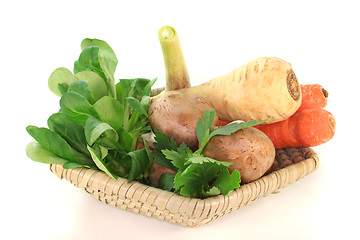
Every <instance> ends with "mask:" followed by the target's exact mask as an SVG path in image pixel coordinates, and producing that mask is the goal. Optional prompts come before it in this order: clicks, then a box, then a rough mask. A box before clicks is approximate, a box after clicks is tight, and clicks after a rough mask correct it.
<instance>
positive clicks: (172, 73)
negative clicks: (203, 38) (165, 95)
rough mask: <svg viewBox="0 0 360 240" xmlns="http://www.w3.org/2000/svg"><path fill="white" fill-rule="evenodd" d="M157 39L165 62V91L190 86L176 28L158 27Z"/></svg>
mask: <svg viewBox="0 0 360 240" xmlns="http://www.w3.org/2000/svg"><path fill="white" fill-rule="evenodd" d="M159 40H160V45H161V49H162V53H163V58H164V63H165V73H166V86H165V91H171V90H177V89H180V88H188V87H190V86H191V84H190V79H189V74H188V71H187V67H186V64H185V58H184V54H183V52H182V48H181V45H180V41H179V37H178V34H177V32H176V30H175V29H174V28H173V27H170V26H164V27H162V28H160V30H159Z"/></svg>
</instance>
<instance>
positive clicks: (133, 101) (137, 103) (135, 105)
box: [126, 97, 148, 116]
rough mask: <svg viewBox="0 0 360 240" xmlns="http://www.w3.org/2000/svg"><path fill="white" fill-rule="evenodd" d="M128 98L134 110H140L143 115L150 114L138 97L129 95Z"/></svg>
mask: <svg viewBox="0 0 360 240" xmlns="http://www.w3.org/2000/svg"><path fill="white" fill-rule="evenodd" d="M126 100H127V101H128V103H129V105H130V107H131V108H132V109H133V110H134V111H136V112H138V113H140V114H143V115H145V116H147V115H148V112H147V110H146V109H145V108H144V106H143V105H142V104H141V103H140V101H139V100H137V99H136V98H134V97H127V98H126Z"/></svg>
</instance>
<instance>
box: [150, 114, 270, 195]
mask: <svg viewBox="0 0 360 240" xmlns="http://www.w3.org/2000/svg"><path fill="white" fill-rule="evenodd" d="M215 115H216V111H215V110H214V109H211V110H210V111H206V112H205V113H204V115H203V118H199V121H198V123H197V127H196V135H197V138H198V141H199V149H197V150H196V151H195V152H193V151H192V150H191V149H190V148H189V147H188V146H186V144H185V143H182V144H180V146H177V144H176V142H175V140H174V139H173V138H170V139H169V137H168V136H166V134H164V133H162V132H159V131H155V140H156V142H155V143H154V145H155V147H156V148H157V151H154V152H153V157H154V161H155V162H156V163H158V164H160V165H163V166H165V167H167V168H169V169H171V170H173V171H174V172H175V174H172V173H165V174H163V175H162V176H161V177H160V180H159V185H160V187H161V188H163V189H166V190H173V191H174V192H177V193H179V194H181V195H183V196H189V197H197V198H205V197H209V196H214V195H218V194H223V195H227V194H229V192H231V191H232V190H234V189H235V188H238V187H240V182H241V178H240V173H239V172H238V171H237V170H234V171H233V172H232V173H230V172H229V170H228V167H229V166H230V165H231V164H233V163H232V162H225V161H217V160H215V159H212V158H209V157H205V156H204V155H203V154H202V152H203V150H204V148H205V146H206V144H207V143H208V142H209V141H210V139H211V138H212V137H214V136H217V135H230V134H232V133H234V132H236V131H238V130H240V129H244V128H247V127H252V126H255V125H257V124H260V123H263V122H264V121H265V120H264V121H250V122H232V123H230V124H228V125H226V126H222V127H218V128H216V129H215V130H213V131H211V126H212V123H213V121H214V119H215Z"/></svg>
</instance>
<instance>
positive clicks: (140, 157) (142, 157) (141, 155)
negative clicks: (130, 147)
mask: <svg viewBox="0 0 360 240" xmlns="http://www.w3.org/2000/svg"><path fill="white" fill-rule="evenodd" d="M127 155H128V156H129V157H130V158H131V169H130V173H129V176H128V182H131V181H132V180H135V179H137V178H138V177H139V176H140V175H141V174H144V173H145V171H146V170H147V169H148V168H149V166H150V161H149V158H148V155H147V152H146V149H140V150H136V151H133V152H129V153H127Z"/></svg>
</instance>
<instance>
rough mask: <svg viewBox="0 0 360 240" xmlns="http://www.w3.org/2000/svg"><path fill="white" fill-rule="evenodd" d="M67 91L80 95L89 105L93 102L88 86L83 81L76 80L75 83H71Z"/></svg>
mask: <svg viewBox="0 0 360 240" xmlns="http://www.w3.org/2000/svg"><path fill="white" fill-rule="evenodd" d="M68 91H73V92H76V93H78V94H80V95H81V96H83V97H84V98H86V100H88V102H89V103H91V104H93V103H94V100H93V98H92V96H91V92H90V88H89V84H88V83H87V82H85V81H84V80H78V81H76V82H73V83H72V84H71V85H70V87H69V89H68Z"/></svg>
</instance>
